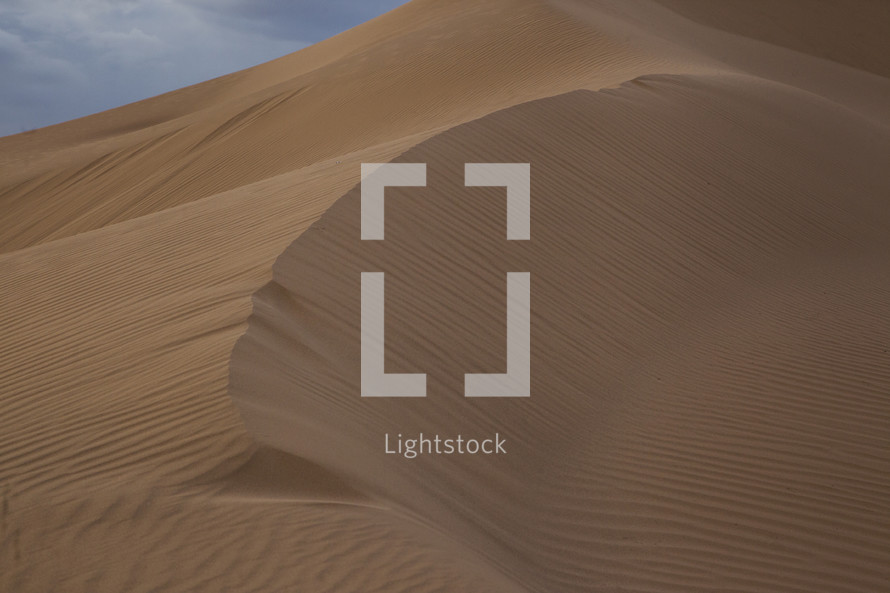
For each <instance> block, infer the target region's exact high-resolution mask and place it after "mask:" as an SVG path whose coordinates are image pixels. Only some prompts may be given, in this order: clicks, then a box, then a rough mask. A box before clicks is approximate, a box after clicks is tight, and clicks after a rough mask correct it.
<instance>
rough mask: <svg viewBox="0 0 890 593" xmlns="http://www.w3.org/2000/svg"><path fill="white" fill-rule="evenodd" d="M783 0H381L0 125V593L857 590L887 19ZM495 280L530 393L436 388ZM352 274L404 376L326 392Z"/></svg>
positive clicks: (347, 328) (883, 200)
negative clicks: (492, 448)
mask: <svg viewBox="0 0 890 593" xmlns="http://www.w3.org/2000/svg"><path fill="white" fill-rule="evenodd" d="M804 4H806V3H789V4H788V5H787V6H783V7H774V6H773V5H772V4H771V3H757V4H754V5H752V4H750V3H735V2H732V3H723V4H721V5H720V6H721V8H720V9H716V8H715V3H705V2H690V1H687V0H682V1H681V0H670V1H665V2H662V3H652V2H643V1H634V2H627V1H622V2H618V1H614V0H602V1H597V2H593V1H590V2H585V1H581V0H554V1H553V2H540V1H532V0H498V1H497V2H490V3H484V4H480V3H474V2H469V1H467V2H463V1H461V2H453V3H451V2H449V3H441V2H434V1H432V0H415V1H414V2H411V3H409V4H407V5H405V6H403V7H402V8H400V9H397V10H395V11H393V12H391V13H389V14H387V15H384V16H383V17H381V18H379V19H375V20H374V21H371V22H369V23H366V24H364V25H362V26H360V27H357V28H355V29H353V30H351V31H348V32H346V33H344V34H342V35H340V36H337V37H335V38H332V39H330V40H327V41H325V42H323V43H320V44H318V45H316V46H313V47H310V48H307V49H306V50H303V51H301V52H297V53H296V54H293V55H290V56H285V57H283V58H281V59H279V60H276V61H274V62H270V63H268V64H264V65H261V66H258V67H256V68H253V69H250V70H246V71H242V72H238V73H235V74H232V75H229V76H227V77H223V78H220V79H216V80H214V81H210V82H207V83H203V84H201V85H196V86H195V87H190V88H188V89H183V90H180V91H176V92H174V93H169V94H167V95H163V96H160V97H156V98H153V99H149V100H147V101H143V102H140V103H135V104H132V105H128V106H125V107H122V108H119V109H117V110H112V111H110V112H106V113H102V114H97V115H94V116H90V117H88V118H84V119H81V120H76V121H73V122H68V123H66V124H61V125H58V126H53V127H50V128H46V129H43V130H37V131H35V132H31V133H27V134H23V135H17V136H11V137H8V138H4V139H2V140H0V205H2V208H3V212H4V214H5V216H4V217H3V218H2V220H0V229H2V230H0V238H2V251H3V253H2V254H0V278H2V279H3V298H2V300H0V306H2V315H0V329H2V332H0V412H2V413H0V434H2V435H3V436H4V438H3V439H2V441H0V495H2V507H0V541H2V545H0V567H2V570H0V590H2V591H11V592H12V591H15V592H24V591H60V590H64V591H84V592H87V591H89V592H96V591H205V590H206V591H282V590H298V591H312V592H322V591H331V592H338V593H339V592H349V591H363V592H364V591H381V592H388V593H389V592H399V591H405V592H408V591H411V592H417V591H536V592H537V591H540V592H548V593H549V592H554V591H678V592H679V591H684V592H687V591H808V592H809V591H826V592H829V591H830V592H836V591H863V592H873V591H881V590H883V589H885V588H886V587H887V584H888V582H890V573H888V570H887V566H890V547H888V541H890V496H888V489H890V442H888V439H887V435H888V434H890V432H888V429H890V399H888V394H890V354H888V349H890V342H888V340H890V338H888V336H890V322H888V320H890V299H888V297H890V272H888V267H887V264H886V254H887V253H888V248H890V238H888V233H887V230H888V229H890V205H888V202H887V197H888V196H890V176H888V175H887V172H886V162H887V156H888V155H890V80H888V79H887V78H886V76H887V71H886V63H885V62H886V55H888V53H887V51H886V50H887V48H886V39H887V33H888V31H887V30H886V29H887V26H886V24H882V21H881V19H880V16H881V14H883V13H882V12H881V11H882V10H884V7H883V5H882V4H880V3H874V2H867V1H865V0H863V1H862V2H860V3H858V4H861V6H858V7H857V8H861V10H858V9H857V8H850V9H849V10H845V11H838V10H833V9H828V8H825V7H820V8H819V9H817V10H812V11H805V10H804V8H803V6H804ZM854 4H857V3H854ZM792 5H794V7H792ZM820 6H821V5H820ZM794 8H798V9H799V10H794ZM829 28H831V30H832V31H833V33H832V35H831V36H830V38H829V41H826V42H825V43H822V42H821V41H820V40H821V39H822V37H821V36H820V35H819V32H821V31H827V30H828V29H829ZM391 160H394V161H396V162H425V163H428V169H427V177H428V179H427V181H428V184H427V187H426V188H403V189H402V188H392V189H388V190H387V210H386V225H387V226H386V239H387V240H386V241H384V242H383V243H377V244H374V243H369V242H363V241H361V239H360V232H359V223H360V217H359V201H360V190H359V188H358V187H357V184H358V182H359V173H360V164H361V163H363V162H365V163H367V162H387V161H391ZM466 162H527V163H530V166H531V171H532V177H531V179H532V192H531V195H532V213H531V221H532V223H531V224H532V226H531V241H528V242H515V243H514V242H506V241H504V240H503V237H504V226H505V212H506V206H505V200H504V197H503V190H498V189H496V188H466V187H464V186H463V167H464V163H466ZM273 262H274V267H273ZM519 270H522V271H528V272H530V273H531V278H532V293H531V294H532V303H533V304H532V345H533V347H532V375H531V376H532V396H531V397H530V398H528V399H500V398H497V399H496V400H494V401H492V400H484V401H483V400H474V399H468V398H464V397H463V373H465V372H487V371H492V372H494V371H497V370H498V369H503V367H504V365H505V354H504V343H505V328H504V313H503V312H504V305H505V296H504V295H505V290H504V286H505V275H504V274H505V272H507V271H519ZM362 271H385V272H386V273H387V276H386V278H387V280H386V282H387V284H386V291H387V318H386V323H387V326H386V328H387V359H386V363H387V370H388V371H390V372H425V373H428V376H429V377H428V381H429V384H428V396H427V397H426V398H425V399H422V400H421V399H412V400H404V399H387V398H383V399H376V400H374V399H368V398H364V399H363V398H361V397H360V396H359V393H360V388H359V368H360V365H359V341H360V340H359V323H360V321H359V313H360V305H359V295H360V290H359V281H360V272H362ZM420 431H424V432H428V433H440V434H443V435H450V434H457V433H463V434H465V435H473V436H475V435H478V436H480V437H482V436H486V435H488V434H490V433H494V432H495V431H497V432H499V433H500V434H501V435H503V436H504V437H505V438H506V439H507V442H508V445H507V446H508V449H509V453H508V454H507V455H505V456H500V457H490V458H486V457H472V456H465V457H458V456H450V457H432V456H420V457H418V458H416V459H411V460H408V459H404V458H401V457H398V456H394V455H385V454H384V451H383V435H384V434H386V433H390V434H394V433H399V432H402V433H406V434H407V433H417V432H420Z"/></svg>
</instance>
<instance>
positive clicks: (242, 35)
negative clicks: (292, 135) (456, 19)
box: [0, 0, 405, 136]
mask: <svg viewBox="0 0 890 593" xmlns="http://www.w3.org/2000/svg"><path fill="white" fill-rule="evenodd" d="M404 1H405V0H0V136H2V135H7V134H15V133H18V132H22V131H25V130H30V129H33V128H37V127H41V126H46V125H49V124H53V123H58V122H61V121H65V120H68V119H72V118H75V117H79V116H82V115H87V114H89V113H94V112H97V111H102V110H105V109H109V108H111V107H116V106H118V105H123V104H124V103H129V102H132V101H137V100H139V99H144V98H146V97H150V96H153V95H157V94H159V93H162V92H165V91H169V90H173V89H176V88H180V87H183V86H186V85H189V84H192V83H195V82H200V81H202V80H207V79H209V78H213V77H215V76H219V75H222V74H227V73H229V72H233V71H235V70H240V69H242V68H246V67H248V66H253V65H255V64H259V63H261V62H265V61H268V60H271V59H273V58H277V57H279V56H282V55H284V54H287V53H290V52H293V51H296V50H298V49H300V48H302V47H305V46H306V45H309V44H311V43H315V42H317V41H321V40H322V39H325V38H327V37H330V36H331V35H334V34H336V33H339V32H340V31H344V30H346V29H348V28H350V27H352V26H354V25H357V24H359V23H361V22H364V21H366V20H369V19H371V18H373V17H375V16H377V15H378V14H382V13H383V12H386V11H387V10H390V9H392V8H395V7H396V6H398V5H399V4H402V3H403V2H404Z"/></svg>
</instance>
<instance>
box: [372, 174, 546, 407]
mask: <svg viewBox="0 0 890 593" xmlns="http://www.w3.org/2000/svg"><path fill="white" fill-rule="evenodd" d="M464 185H465V186H467V187H470V186H486V187H505V188H507V240H509V241H528V240H529V238H530V227H531V224H530V217H531V215H530V210H531V194H530V166H529V164H528V163H466V164H465V165H464ZM396 186H399V187H425V186H426V164H425V163H362V181H361V218H362V220H361V227H362V228H361V231H362V240H363V241H382V240H383V226H384V225H383V221H384V207H383V202H384V200H383V194H384V190H385V188H386V187H396ZM361 307H362V317H361V365H362V397H426V374H424V373H386V372H385V371H384V368H383V366H384V347H385V346H384V344H385V340H384V335H383V328H384V273H383V272H362V295H361ZM530 368H531V274H530V273H529V272H507V372H506V373H467V374H465V375H464V396H465V397H529V396H530V395H531V394H530V392H531V373H530Z"/></svg>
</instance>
